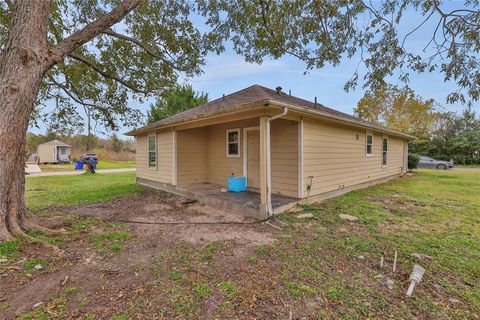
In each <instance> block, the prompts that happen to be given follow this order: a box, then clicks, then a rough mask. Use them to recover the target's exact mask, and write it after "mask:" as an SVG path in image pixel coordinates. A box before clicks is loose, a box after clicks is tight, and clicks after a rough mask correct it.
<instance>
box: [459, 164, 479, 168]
mask: <svg viewBox="0 0 480 320" xmlns="http://www.w3.org/2000/svg"><path fill="white" fill-rule="evenodd" d="M455 168H480V164H456V165H455Z"/></svg>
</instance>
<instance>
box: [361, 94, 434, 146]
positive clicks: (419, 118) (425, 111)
mask: <svg viewBox="0 0 480 320" xmlns="http://www.w3.org/2000/svg"><path fill="white" fill-rule="evenodd" d="M354 113H355V115H356V116H357V117H359V118H361V119H363V120H367V121H370V122H374V123H379V124H382V125H384V126H387V127H389V128H391V129H395V130H398V131H401V132H404V133H408V134H411V135H413V136H416V137H417V138H419V139H420V140H424V139H428V138H429V137H430V136H431V134H432V130H433V129H434V125H435V122H436V118H437V112H436V111H435V108H434V100H433V99H429V100H425V101H424V100H423V99H422V98H421V97H419V96H418V95H416V94H415V92H414V91H413V90H412V89H411V88H410V87H408V86H406V87H404V88H398V87H396V86H393V85H384V86H383V87H382V88H381V89H378V90H375V91H374V92H372V91H367V92H366V93H365V95H364V96H363V97H362V99H360V101H359V102H358V104H357V107H356V108H355V109H354Z"/></svg>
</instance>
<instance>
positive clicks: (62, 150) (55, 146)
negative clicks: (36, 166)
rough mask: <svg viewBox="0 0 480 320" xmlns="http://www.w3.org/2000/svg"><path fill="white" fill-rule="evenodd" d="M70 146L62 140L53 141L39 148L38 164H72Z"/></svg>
mask: <svg viewBox="0 0 480 320" xmlns="http://www.w3.org/2000/svg"><path fill="white" fill-rule="evenodd" d="M70 148H71V147H70V145H68V144H66V143H65V142H62V141H60V140H51V141H48V142H45V143H42V144H39V145H38V147H37V163H65V162H70Z"/></svg>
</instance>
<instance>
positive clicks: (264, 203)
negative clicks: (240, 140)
mask: <svg viewBox="0 0 480 320" xmlns="http://www.w3.org/2000/svg"><path fill="white" fill-rule="evenodd" d="M267 119H268V117H267V116H262V117H260V214H261V216H260V218H262V219H264V218H267V216H268V185H267V183H268V181H267V139H268V133H267V130H268V121H267Z"/></svg>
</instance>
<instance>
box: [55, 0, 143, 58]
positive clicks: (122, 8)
mask: <svg viewBox="0 0 480 320" xmlns="http://www.w3.org/2000/svg"><path fill="white" fill-rule="evenodd" d="M141 1H142V0H123V1H122V2H121V3H120V4H119V5H118V6H117V7H115V8H114V9H113V10H112V11H110V12H109V13H107V14H105V15H104V16H102V17H101V18H99V19H97V20H96V21H94V22H92V23H90V24H89V25H87V26H86V27H85V28H83V29H81V30H79V31H77V32H75V33H74V34H72V35H70V36H69V37H67V38H65V39H64V40H62V41H61V42H60V43H59V44H58V45H57V46H55V48H54V51H56V52H57V53H58V56H59V59H61V58H62V57H64V56H65V55H67V54H69V53H71V52H73V51H74V50H75V49H76V48H78V47H79V46H81V45H83V44H84V43H86V42H88V41H90V40H91V39H93V38H95V37H96V36H98V35H99V34H101V33H102V32H103V31H104V30H106V29H108V28H110V27H111V26H113V25H114V24H116V23H118V22H119V21H121V20H122V19H123V18H124V17H125V16H126V15H127V14H128V13H129V12H130V11H132V10H133V9H135V8H136V7H137V6H138V5H139V4H140V2H141Z"/></svg>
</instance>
